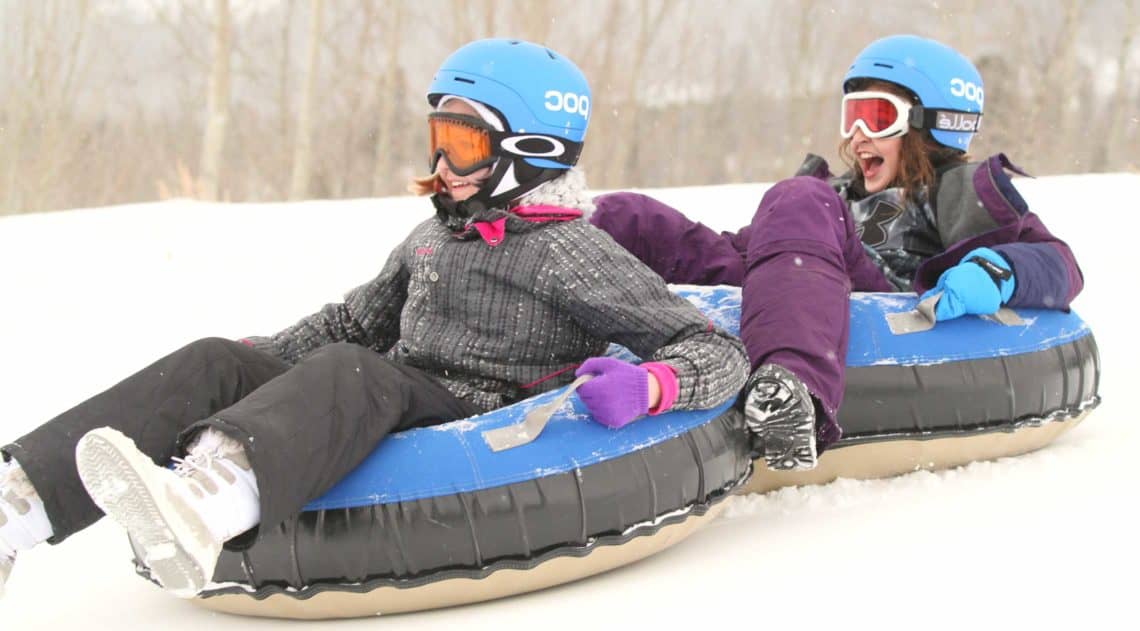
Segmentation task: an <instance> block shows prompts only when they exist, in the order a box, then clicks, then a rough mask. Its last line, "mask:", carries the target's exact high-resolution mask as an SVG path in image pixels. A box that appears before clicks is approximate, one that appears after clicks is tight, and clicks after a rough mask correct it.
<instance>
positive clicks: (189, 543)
mask: <svg viewBox="0 0 1140 631" xmlns="http://www.w3.org/2000/svg"><path fill="white" fill-rule="evenodd" d="M75 462H76V466H77V467H78V469H79V477H80V479H81V480H82V481H83V486H85V487H87V492H88V493H90V494H91V499H92V500H94V501H95V504H97V505H98V506H99V508H101V509H103V512H105V513H106V514H107V515H108V516H110V517H111V518H112V519H114V520H115V521H116V522H118V523H119V525H120V526H122V527H123V528H124V529H126V531H127V533H128V534H129V535H130V537H131V539H132V540H133V541H134V542H135V545H136V546H137V547H138V548H139V549H140V550H142V555H143V559H142V561H143V563H145V564H146V565H147V567H149V568H150V570H151V573H152V575H153V576H154V578H155V579H156V580H158V582H159V583H160V584H161V585H162V586H163V587H164V588H165V589H166V590H168V591H170V592H171V593H173V594H174V595H175V596H178V597H180V598H192V597H194V596H195V595H197V594H198V592H200V591H202V589H203V588H204V587H205V586H206V585H207V584H208V583H209V582H210V579H211V578H212V577H213V575H214V567H215V566H216V565H217V562H218V555H219V554H220V553H221V550H222V544H223V543H225V542H226V541H227V540H229V539H231V538H233V537H236V536H237V535H239V534H241V533H243V532H245V531H246V530H249V529H250V528H252V527H253V526H255V525H257V523H258V521H259V518H260V505H259V504H258V497H259V496H258V491H257V480H256V478H255V477H254V475H253V471H252V470H251V468H250V465H249V459H248V457H247V456H246V454H245V451H244V449H243V448H242V446H241V444H240V443H238V442H237V441H235V440H233V439H231V438H229V437H227V436H226V435H225V434H222V433H221V432H218V431H216V430H213V429H208V430H206V431H204V432H202V433H201V434H199V436H198V437H197V439H196V441H195V443H194V444H193V445H192V446H191V447H190V450H189V454H188V455H187V456H186V458H184V459H182V458H175V462H176V463H177V466H176V467H175V468H174V469H173V470H171V469H166V468H164V467H160V466H158V465H155V464H154V462H153V461H152V460H151V459H150V458H149V457H148V456H147V455H146V454H144V453H142V452H141V451H139V450H138V448H137V447H136V446H135V443H134V441H133V440H131V439H130V438H127V437H126V436H124V435H123V434H122V433H120V432H118V431H116V430H113V429H111V428H109V427H102V428H99V429H96V430H92V431H90V432H88V433H87V434H86V435H84V436H83V438H82V439H80V441H79V444H78V446H77V447H76V449H75Z"/></svg>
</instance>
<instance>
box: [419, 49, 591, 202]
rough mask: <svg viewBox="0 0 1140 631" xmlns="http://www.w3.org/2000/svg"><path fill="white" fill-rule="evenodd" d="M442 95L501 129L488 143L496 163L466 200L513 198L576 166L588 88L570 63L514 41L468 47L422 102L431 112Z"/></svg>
mask: <svg viewBox="0 0 1140 631" xmlns="http://www.w3.org/2000/svg"><path fill="white" fill-rule="evenodd" d="M445 95H454V96H459V97H463V98H466V99H470V100H472V101H477V102H479V103H482V104H483V105H486V106H487V107H489V108H490V109H491V110H493V112H494V113H495V114H496V115H497V116H498V117H499V119H500V120H501V122H502V123H503V125H504V127H505V129H503V130H500V131H501V133H497V134H494V135H493V136H492V138H493V144H494V146H493V147H492V152H493V153H494V155H495V156H497V157H498V160H497V161H496V162H495V167H494V169H493V172H492V174H491V175H490V177H489V178H488V180H487V182H486V183H485V184H484V186H483V188H482V189H481V190H480V192H479V194H478V195H476V196H475V197H473V198H472V199H473V200H475V201H481V202H482V203H484V204H494V203H498V202H501V201H504V200H509V199H513V198H516V197H518V196H519V195H521V194H522V193H525V192H526V191H528V190H531V189H533V188H534V187H535V186H538V185H539V184H541V183H542V182H545V181H548V180H551V179H554V178H555V177H557V176H559V175H561V174H562V173H563V172H565V171H566V170H567V169H569V168H570V167H572V166H574V165H575V164H576V163H577V161H578V156H579V155H580V154H581V150H582V145H583V142H584V140H585V138H586V127H587V125H588V123H589V122H590V87H589V85H588V84H587V83H586V77H585V75H583V74H582V71H581V70H579V69H578V67H577V66H575V65H574V63H573V62H571V61H570V60H569V59H567V58H566V57H563V56H562V55H559V54H558V53H556V52H554V51H552V50H550V49H549V48H546V47H545V46H540V45H538V44H533V43H530V42H525V41H521V40H517V39H483V40H478V41H475V42H471V43H470V44H467V45H465V46H463V47H462V48H460V49H459V50H457V51H455V52H454V53H452V54H451V55H450V56H449V57H448V58H447V59H445V60H444V61H443V63H442V64H441V65H440V67H439V70H437V71H436V73H435V77H434V78H433V79H432V82H431V86H430V87H429V88H428V93H427V99H428V103H429V104H431V105H432V106H433V107H435V106H436V105H437V104H438V103H439V101H440V99H441V98H442V97H443V96H445ZM434 159H435V158H434V157H433V160H434ZM433 166H434V165H433Z"/></svg>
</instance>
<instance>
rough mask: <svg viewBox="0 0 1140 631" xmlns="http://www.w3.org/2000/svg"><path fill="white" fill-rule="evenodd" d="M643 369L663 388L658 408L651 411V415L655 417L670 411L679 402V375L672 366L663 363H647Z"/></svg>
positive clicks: (642, 365) (643, 365)
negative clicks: (655, 378)
mask: <svg viewBox="0 0 1140 631" xmlns="http://www.w3.org/2000/svg"><path fill="white" fill-rule="evenodd" d="M641 367H642V368H644V369H645V370H647V371H649V374H651V375H653V376H654V377H657V383H658V384H659V385H660V386H661V400H660V401H658V403H657V406H656V407H653V408H650V409H649V415H650V416H655V415H657V414H660V413H662V412H666V411H668V410H669V408H671V407H673V403H674V402H675V401H676V400H677V392H678V389H677V373H675V372H673V367H672V366H670V365H669V364H663V363H661V362H645V363H644V364H641Z"/></svg>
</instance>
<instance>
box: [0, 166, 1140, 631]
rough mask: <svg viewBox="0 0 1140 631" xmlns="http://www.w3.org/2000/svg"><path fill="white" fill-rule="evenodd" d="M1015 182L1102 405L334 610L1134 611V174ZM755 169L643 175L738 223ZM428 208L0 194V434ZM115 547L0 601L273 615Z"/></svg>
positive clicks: (304, 284)
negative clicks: (1016, 450) (894, 468)
mask: <svg viewBox="0 0 1140 631" xmlns="http://www.w3.org/2000/svg"><path fill="white" fill-rule="evenodd" d="M1017 185H1018V187H1019V189H1020V190H1021V191H1022V193H1023V194H1024V195H1025V196H1026V198H1027V199H1028V200H1029V202H1030V206H1031V207H1032V208H1033V209H1034V210H1035V212H1037V213H1038V214H1039V215H1041V216H1042V218H1043V219H1044V221H1045V223H1046V224H1047V225H1048V226H1049V228H1050V229H1051V230H1052V231H1053V232H1054V233H1055V234H1057V235H1058V236H1060V237H1061V238H1063V239H1065V240H1066V241H1067V242H1068V243H1069V244H1070V245H1071V246H1072V248H1073V250H1074V251H1075V252H1076V255H1077V257H1078V260H1079V261H1080V263H1081V265H1082V267H1083V270H1084V273H1085V280H1086V286H1085V291H1084V293H1083V294H1082V295H1081V296H1080V297H1079V298H1078V299H1077V301H1076V303H1075V305H1074V307H1075V309H1076V310H1077V311H1078V313H1080V314H1081V315H1082V317H1084V318H1085V319H1086V320H1087V321H1088V322H1089V323H1090V324H1091V326H1092V328H1093V331H1094V333H1095V334H1096V336H1097V340H1098V343H1099V345H1100V350H1101V356H1102V366H1103V380H1102V383H1101V395H1102V397H1103V398H1104V403H1103V405H1102V406H1101V407H1100V408H1099V409H1098V410H1096V411H1095V412H1094V413H1093V414H1092V415H1091V417H1090V418H1089V419H1088V421H1087V422H1086V423H1085V424H1084V425H1082V426H1080V427H1078V428H1076V429H1075V430H1074V431H1072V432H1069V433H1068V434H1066V435H1064V436H1062V437H1061V438H1060V439H1059V440H1058V441H1057V442H1056V443H1055V444H1054V445H1052V446H1050V447H1048V448H1047V449H1044V450H1042V451H1040V452H1037V453H1034V454H1029V455H1027V456H1023V457H1020V458H1015V459H1006V460H1001V461H997V462H987V463H977V464H973V465H970V466H968V467H965V468H962V469H957V470H953V471H947V472H940V473H915V474H911V475H907V476H902V477H899V478H895V479H891V480H884V481H869V482H857V481H850V480H841V481H838V482H836V483H833V484H830V485H827V486H822V487H805V488H799V489H785V490H782V491H778V492H775V493H772V494H768V495H765V496H754V497H749V498H736V499H734V500H732V502H733V504H732V506H730V509H729V511H728V516H727V517H724V518H721V519H720V520H719V521H717V522H715V523H714V524H713V525H712V526H711V527H709V528H706V529H705V530H704V531H702V532H699V533H698V534H696V535H694V536H693V537H692V538H691V539H689V540H688V541H686V542H684V543H683V544H681V545H679V546H677V547H675V548H673V549H670V550H668V551H666V552H665V553H663V554H661V555H658V556H656V557H653V558H650V559H648V560H646V561H644V562H642V563H638V564H635V565H632V566H629V567H626V568H622V569H620V570H617V571H614V572H611V573H609V574H606V575H603V576H599V577H595V578H592V579H588V580H586V581H582V582H579V583H575V584H571V585H567V586H564V587H559V588H555V589H550V590H546V591H543V592H539V593H536V594H531V595H525V596H520V597H515V598H511V599H507V600H502V601H496V602H490V603H485V604H480V605H474V606H469V607H462V608H457V609H452V610H444V611H436V612H428V613H421V614H410V615H404V616H398V617H392V618H390V619H385V620H383V621H377V620H360V621H355V622H348V623H345V624H338V626H337V628H358V627H359V628H363V627H364V626H365V625H368V626H369V628H376V627H377V625H384V628H385V629H397V628H400V629H402V628H412V627H413V626H415V627H416V628H423V626H424V625H427V626H429V627H437V626H438V627H448V628H459V627H462V628H464V629H472V628H480V629H481V628H488V629H490V628H499V629H501V628H522V627H524V626H526V627H531V626H535V625H542V626H543V627H544V628H549V629H554V628H557V629H563V628H565V629H578V630H583V629H595V628H623V629H652V628H656V627H661V626H664V625H669V626H670V627H673V626H674V625H678V626H681V625H683V626H691V625H701V626H702V627H705V628H710V629H711V628H720V629H728V628H734V627H736V626H737V625H742V624H746V625H749V626H755V627H757V628H761V627H775V626H781V625H784V624H797V625H801V624H803V625H807V626H809V627H822V626H825V625H843V626H844V627H849V626H854V627H855V628H885V629H901V628H908V629H914V628H919V629H927V628H931V629H940V628H955V629H963V628H965V629H974V628H995V627H999V626H1010V627H1012V626H1014V625H1016V626H1017V627H1018V628H1024V627H1029V626H1031V625H1032V626H1037V625H1043V626H1045V627H1046V628H1060V627H1062V626H1064V627H1073V626H1076V625H1079V627H1080V628H1085V627H1090V626H1094V625H1096V624H1097V623H1106V622H1109V621H1113V622H1115V621H1119V620H1121V619H1122V618H1123V616H1125V615H1129V614H1130V612H1131V609H1132V606H1131V601H1132V599H1133V598H1134V595H1133V590H1134V587H1135V585H1136V580H1135V577H1134V572H1135V571H1136V568H1137V567H1138V566H1140V544H1138V543H1137V539H1136V533H1137V532H1140V520H1138V519H1137V518H1136V517H1135V516H1134V514H1133V506H1134V505H1135V502H1136V497H1137V490H1136V489H1137V483H1138V482H1140V473H1138V469H1137V467H1136V465H1135V462H1134V460H1135V457H1136V456H1135V454H1132V453H1131V450H1132V449H1133V448H1134V444H1135V443H1136V439H1137V438H1140V430H1137V422H1138V421H1140V419H1138V418H1137V417H1138V416H1140V414H1138V412H1137V407H1138V403H1137V401H1135V400H1133V399H1132V395H1130V394H1128V393H1129V392H1132V388H1133V387H1135V385H1134V384H1135V383H1136V382H1137V378H1138V377H1140V369H1138V368H1137V366H1136V355H1137V352H1138V350H1140V347H1138V345H1137V343H1136V334H1135V328H1136V327H1135V326H1134V325H1133V322H1134V317H1133V315H1132V313H1133V312H1132V310H1131V307H1130V302H1131V298H1130V296H1129V295H1128V294H1129V293H1131V291H1132V290H1133V288H1134V287H1135V286H1136V283H1135V279H1136V276H1137V275H1136V272H1135V270H1134V264H1133V263H1132V262H1131V261H1132V257H1131V256H1130V255H1131V254H1132V253H1133V252H1135V251H1136V249H1137V246H1136V241H1137V238H1138V237H1137V235H1138V234H1140V209H1137V208H1136V205H1137V203H1138V201H1137V200H1138V199H1140V175H1084V176H1061V177H1049V178H1042V179H1039V180H1027V179H1019V180H1017ZM764 188H765V187H764V186H762V185H747V186H744V185H741V186H723V187H702V188H689V189H663V190H658V191H653V192H652V193H653V194H655V195H657V196H659V197H661V198H662V199H664V200H666V201H668V202H670V203H673V204H674V205H676V206H678V207H679V208H681V209H683V210H685V211H686V212H687V213H688V214H689V215H690V216H692V217H695V218H699V219H700V220H701V221H703V222H704V223H706V224H708V225H711V226H713V227H714V228H717V229H734V228H736V227H738V226H739V225H742V224H743V223H744V222H746V221H747V220H748V217H749V216H750V214H751V211H752V210H753V209H754V208H755V205H756V202H757V201H758V200H759V198H760V195H761V193H762V192H763V190H764ZM429 214H430V204H429V203H428V202H427V201H426V200H422V199H412V198H394V199H382V200H354V201H339V202H307V203H298V204H266V205H226V204H203V203H197V202H188V201H175V202H167V203H156V204H142V205H133V206H122V207H113V208H100V209H87V210H75V211H68V212H61V213H53V214H45V215H32V216H18V217H10V218H0V270H2V272H0V296H3V300H4V303H3V304H4V305H5V308H4V309H3V310H0V358H2V360H0V382H2V383H4V384H5V387H4V390H3V392H4V395H3V407H2V408H0V427H2V429H3V435H0V439H2V440H4V441H5V442H7V441H10V440H12V439H15V438H17V437H18V436H20V435H21V434H23V433H24V432H26V431H28V430H30V429H31V428H33V427H35V426H36V425H38V424H39V423H41V422H43V421H45V420H47V419H49V418H51V417H52V416H53V415H55V414H57V413H59V412H60V411H63V410H64V409H66V408H67V407H69V406H71V405H73V404H75V403H77V402H79V401H80V400H82V399H84V398H86V397H87V396H90V395H92V394H94V393H96V392H97V391H99V390H101V389H103V388H105V387H107V386H109V385H111V384H113V383H115V382H116V381H118V380H119V379H121V378H122V377H124V376H126V375H127V374H128V373H129V372H132V371H134V370H136V369H138V368H140V367H141V366H142V365H144V364H145V363H147V362H149V361H150V360H152V359H154V358H156V357H158V356H159V355H161V354H164V353H166V352H169V351H170V350H172V349H174V348H176V347H178V346H181V345H182V344H183V343H185V342H187V341H190V340H192V339H194V338H198V337H204V336H207V335H220V336H227V337H239V336H242V335H248V334H255V333H269V332H273V331H275V330H277V329H279V328H281V327H283V326H285V325H288V324H291V323H292V322H293V321H295V320H296V319H297V318H298V317H300V316H302V315H306V314H308V313H310V312H312V311H314V310H315V309H316V308H317V307H319V306H320V305H322V304H324V303H325V302H328V301H334V300H338V299H339V298H340V296H341V295H342V294H343V292H344V291H346V290H348V289H350V288H352V287H354V286H356V285H357V284H360V283H362V282H364V281H366V280H368V279H370V278H371V277H372V276H373V275H374V274H375V273H376V272H377V271H379V269H380V267H381V266H382V264H383V262H384V260H385V259H386V257H387V255H388V252H389V251H390V249H391V248H392V247H393V246H394V245H395V244H396V243H398V242H399V241H401V240H402V239H403V237H404V236H405V235H406V234H407V232H408V231H409V229H410V227H411V226H412V225H414V224H415V223H417V222H419V221H421V220H422V219H423V218H425V217H427V216H429ZM129 558H130V557H129V551H128V548H127V545H126V542H125V538H124V537H123V536H122V535H121V534H120V533H119V532H118V531H117V530H116V529H115V528H114V527H113V525H112V524H110V523H100V524H98V525H96V526H95V527H93V528H90V529H88V530H87V531H85V532H83V533H80V534H79V535H76V536H75V537H73V538H72V539H70V540H68V541H67V542H65V543H64V544H62V545H60V546H54V547H50V546H41V547H40V548H37V549H35V550H33V551H31V552H29V553H27V554H24V555H22V556H21V557H20V559H19V561H18V562H17V564H16V567H15V569H14V571H13V574H12V578H11V580H10V581H9V585H8V593H7V596H6V597H5V598H4V600H2V601H0V612H2V613H0V615H2V618H0V620H2V622H0V626H2V627H3V628H9V629H24V628H49V629H54V628H91V629H102V628H116V629H124V628H128V629H136V628H137V629H143V628H155V627H162V628H164V629H168V630H171V631H173V630H176V629H198V628H201V627H202V626H203V625H207V624H208V625H210V626H211V628H213V629H229V628H234V629H237V628H242V629H261V628H269V627H284V626H285V624H286V623H283V622H278V621H265V620H253V619H244V618H237V617H230V616H226V615H222V614H216V613H213V612H210V611H207V610H204V609H200V608H198V607H195V606H193V605H189V604H187V603H184V602H181V601H178V600H176V599H174V598H171V597H168V596H167V595H165V594H163V593H162V592H161V591H160V590H158V589H157V588H154V587H153V586H151V585H149V584H147V583H145V582H144V581H142V580H141V579H138V578H136V577H135V576H134V573H133V571H132V566H131V563H130V561H129ZM1123 619H1128V618H1123ZM33 625H34V626H33ZM730 625H731V626H730ZM1112 626H1113V627H1117V626H1120V623H1119V622H1117V623H1116V624H1113V625H1112Z"/></svg>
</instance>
